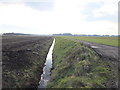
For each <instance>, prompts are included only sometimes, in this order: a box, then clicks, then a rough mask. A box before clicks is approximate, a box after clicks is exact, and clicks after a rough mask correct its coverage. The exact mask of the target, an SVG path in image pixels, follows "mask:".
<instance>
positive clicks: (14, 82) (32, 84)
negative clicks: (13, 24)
mask: <svg viewBox="0 0 120 90" xmlns="http://www.w3.org/2000/svg"><path fill="white" fill-rule="evenodd" d="M52 40H53V38H52V37H48V36H32V35H31V36H30V35H29V36H25V35H23V36H19V35H18V36H15V35H13V36H7V35H5V36H2V69H3V70H2V71H3V72H2V87H3V88H36V87H37V86H38V82H39V80H40V76H41V74H42V69H43V66H44V62H45V59H46V56H47V53H48V50H49V47H50V45H51V44H52Z"/></svg>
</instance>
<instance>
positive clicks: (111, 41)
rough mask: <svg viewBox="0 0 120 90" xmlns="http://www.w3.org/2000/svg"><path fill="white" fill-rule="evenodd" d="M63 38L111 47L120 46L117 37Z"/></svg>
mask: <svg viewBox="0 0 120 90" xmlns="http://www.w3.org/2000/svg"><path fill="white" fill-rule="evenodd" d="M65 38H71V39H78V40H83V41H89V42H94V43H100V44H105V45H111V46H120V43H119V42H118V40H119V39H118V37H81V36H79V37H78V36H77V37H73V36H69V37H65Z"/></svg>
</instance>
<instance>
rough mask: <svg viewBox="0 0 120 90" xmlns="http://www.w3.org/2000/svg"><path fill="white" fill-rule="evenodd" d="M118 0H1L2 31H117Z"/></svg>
mask: <svg viewBox="0 0 120 90" xmlns="http://www.w3.org/2000/svg"><path fill="white" fill-rule="evenodd" d="M118 1H119V0H9V1H8V0H0V33H7V32H15V33H29V34H54V33H72V34H99V35H106V34H107V35H117V34H118Z"/></svg>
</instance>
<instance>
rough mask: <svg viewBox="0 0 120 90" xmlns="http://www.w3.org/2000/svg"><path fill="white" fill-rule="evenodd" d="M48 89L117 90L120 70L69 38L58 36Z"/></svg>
mask: <svg viewBox="0 0 120 90" xmlns="http://www.w3.org/2000/svg"><path fill="white" fill-rule="evenodd" d="M53 52H54V53H53V70H52V74H51V79H50V82H49V83H48V88H106V87H107V88H110V87H117V85H116V82H117V67H115V66H114V64H112V63H111V62H112V61H108V60H101V58H100V57H99V56H98V55H97V54H96V53H95V52H94V51H93V50H92V49H91V48H87V47H85V46H83V45H81V44H80V43H78V42H75V41H72V40H70V39H68V38H66V37H56V42H55V47H54V51H53Z"/></svg>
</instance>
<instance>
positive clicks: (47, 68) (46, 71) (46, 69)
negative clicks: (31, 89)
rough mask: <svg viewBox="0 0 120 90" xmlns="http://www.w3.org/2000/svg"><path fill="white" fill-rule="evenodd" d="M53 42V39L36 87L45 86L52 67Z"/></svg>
mask: <svg viewBox="0 0 120 90" xmlns="http://www.w3.org/2000/svg"><path fill="white" fill-rule="evenodd" d="M54 44H55V39H54V40H53V43H52V45H51V47H50V49H49V52H48V54H47V58H46V62H45V66H44V68H43V74H42V75H41V80H40V82H39V86H38V89H39V88H46V86H47V83H48V81H49V80H50V74H51V68H52V53H53V48H54Z"/></svg>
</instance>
